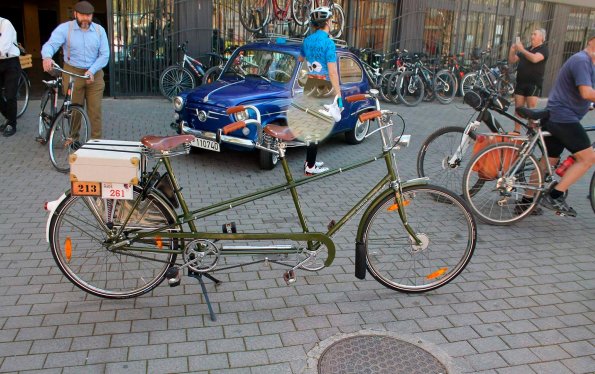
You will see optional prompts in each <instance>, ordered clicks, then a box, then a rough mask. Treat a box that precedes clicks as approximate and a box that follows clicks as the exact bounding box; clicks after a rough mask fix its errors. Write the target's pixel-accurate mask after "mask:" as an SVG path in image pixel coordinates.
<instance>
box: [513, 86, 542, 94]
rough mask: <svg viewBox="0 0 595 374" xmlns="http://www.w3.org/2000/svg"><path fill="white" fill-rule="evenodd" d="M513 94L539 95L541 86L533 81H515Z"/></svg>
mask: <svg viewBox="0 0 595 374" xmlns="http://www.w3.org/2000/svg"><path fill="white" fill-rule="evenodd" d="M514 94H515V95H520V96H525V97H528V96H537V97H539V96H541V86H540V85H537V84H533V83H517V85H516V87H515V88H514Z"/></svg>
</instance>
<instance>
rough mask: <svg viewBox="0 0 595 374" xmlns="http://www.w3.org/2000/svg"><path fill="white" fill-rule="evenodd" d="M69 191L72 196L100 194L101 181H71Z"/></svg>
mask: <svg viewBox="0 0 595 374" xmlns="http://www.w3.org/2000/svg"><path fill="white" fill-rule="evenodd" d="M70 191H71V193H72V195H73V196H101V183H99V182H72V188H71V189H70Z"/></svg>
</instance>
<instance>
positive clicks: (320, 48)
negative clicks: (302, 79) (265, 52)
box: [300, 7, 343, 175]
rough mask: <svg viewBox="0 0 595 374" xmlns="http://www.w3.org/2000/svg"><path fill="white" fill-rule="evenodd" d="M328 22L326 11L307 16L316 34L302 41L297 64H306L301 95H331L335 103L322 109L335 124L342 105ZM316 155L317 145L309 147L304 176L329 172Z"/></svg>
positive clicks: (329, 22)
mask: <svg viewBox="0 0 595 374" xmlns="http://www.w3.org/2000/svg"><path fill="white" fill-rule="evenodd" d="M331 18H332V12H331V10H330V9H329V8H328V7H319V8H316V9H314V10H313V11H312V13H310V24H311V25H312V27H313V28H314V29H315V31H314V33H313V34H311V35H309V36H308V37H307V38H306V39H304V44H303V45H302V49H301V52H300V61H306V63H307V64H308V80H307V81H306V84H305V86H304V94H306V95H322V96H327V95H328V94H329V93H334V94H335V100H334V101H333V103H332V104H331V105H325V107H326V113H325V114H326V115H327V116H329V117H332V118H333V120H334V121H335V122H337V121H339V120H340V119H341V111H342V109H343V101H342V99H341V88H340V86H339V73H338V71H337V54H336V48H335V43H334V42H333V40H332V39H331V37H330V30H331ZM317 152H318V145H317V144H316V142H313V143H310V144H309V145H308V148H307V151H306V162H305V164H304V174H306V175H313V174H319V173H323V172H325V171H327V170H328V168H327V167H323V165H324V163H323V162H320V161H319V162H316V154H317Z"/></svg>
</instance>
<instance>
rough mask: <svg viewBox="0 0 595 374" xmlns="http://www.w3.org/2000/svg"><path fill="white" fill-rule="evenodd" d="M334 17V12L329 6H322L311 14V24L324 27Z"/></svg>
mask: <svg viewBox="0 0 595 374" xmlns="http://www.w3.org/2000/svg"><path fill="white" fill-rule="evenodd" d="M332 16H333V12H331V9H330V8H329V7H327V6H321V7H318V8H316V9H314V10H313V11H312V13H310V22H311V23H312V24H314V25H322V24H323V23H324V22H326V21H327V20H328V19H329V18H331V17H332Z"/></svg>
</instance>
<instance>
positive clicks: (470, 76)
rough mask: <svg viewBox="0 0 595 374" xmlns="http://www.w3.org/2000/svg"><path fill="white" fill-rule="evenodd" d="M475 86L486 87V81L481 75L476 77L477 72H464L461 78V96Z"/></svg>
mask: <svg viewBox="0 0 595 374" xmlns="http://www.w3.org/2000/svg"><path fill="white" fill-rule="evenodd" d="M475 86H477V87H481V88H486V83H485V81H484V80H483V78H482V77H479V79H478V78H477V72H471V73H467V74H465V75H464V76H463V79H462V80H461V96H465V93H466V92H467V91H469V90H471V89H473V87H475Z"/></svg>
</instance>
